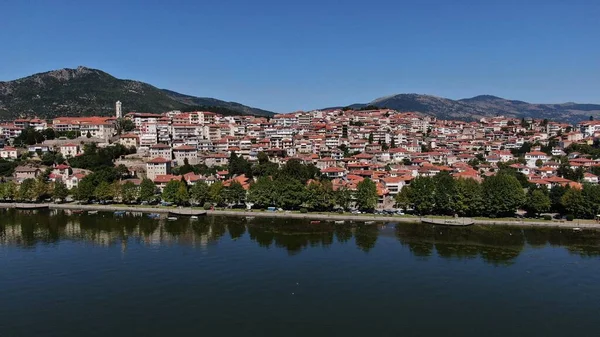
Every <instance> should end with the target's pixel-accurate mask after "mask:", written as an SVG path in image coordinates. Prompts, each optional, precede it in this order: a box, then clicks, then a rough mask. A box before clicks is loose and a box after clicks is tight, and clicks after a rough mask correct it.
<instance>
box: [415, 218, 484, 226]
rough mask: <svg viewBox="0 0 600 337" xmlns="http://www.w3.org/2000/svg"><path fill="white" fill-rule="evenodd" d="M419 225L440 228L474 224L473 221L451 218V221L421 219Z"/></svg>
mask: <svg viewBox="0 0 600 337" xmlns="http://www.w3.org/2000/svg"><path fill="white" fill-rule="evenodd" d="M421 223H424V224H428V225H441V226H457V227H459V226H471V225H472V224H474V223H475V220H473V219H469V218H452V219H432V218H421Z"/></svg>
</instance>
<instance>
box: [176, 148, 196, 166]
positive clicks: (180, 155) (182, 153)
mask: <svg viewBox="0 0 600 337" xmlns="http://www.w3.org/2000/svg"><path fill="white" fill-rule="evenodd" d="M173 156H174V157H175V161H176V162H177V165H183V164H184V162H185V160H186V159H187V161H188V164H190V165H196V164H198V151H197V150H196V148H195V147H193V146H189V145H181V146H178V147H176V148H174V149H173Z"/></svg>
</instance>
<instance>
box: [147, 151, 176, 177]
mask: <svg viewBox="0 0 600 337" xmlns="http://www.w3.org/2000/svg"><path fill="white" fill-rule="evenodd" d="M169 173H171V160H169V159H165V158H162V157H158V158H154V159H152V160H150V161H148V162H147V163H146V177H148V179H150V180H154V178H156V177H157V176H159V175H167V174H169Z"/></svg>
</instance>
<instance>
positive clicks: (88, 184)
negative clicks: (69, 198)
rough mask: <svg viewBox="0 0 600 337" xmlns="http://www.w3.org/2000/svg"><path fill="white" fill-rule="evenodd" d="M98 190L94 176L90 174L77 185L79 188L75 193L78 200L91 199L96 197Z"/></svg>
mask: <svg viewBox="0 0 600 337" xmlns="http://www.w3.org/2000/svg"><path fill="white" fill-rule="evenodd" d="M95 191H96V185H95V184H94V181H93V178H92V177H90V176H87V177H84V178H83V179H81V181H80V182H79V184H78V185H77V190H76V191H75V192H76V193H74V197H75V199H77V200H85V201H89V200H90V199H92V198H93V197H94V192H95Z"/></svg>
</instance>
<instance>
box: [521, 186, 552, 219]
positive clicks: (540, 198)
mask: <svg viewBox="0 0 600 337" xmlns="http://www.w3.org/2000/svg"><path fill="white" fill-rule="evenodd" d="M550 206H551V201H550V197H549V196H548V195H547V194H546V193H544V192H543V191H542V190H540V189H533V190H531V191H530V193H528V195H527V203H526V204H525V209H526V210H527V212H528V213H532V214H535V215H536V216H539V215H540V213H543V212H548V211H549V210H550Z"/></svg>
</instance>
